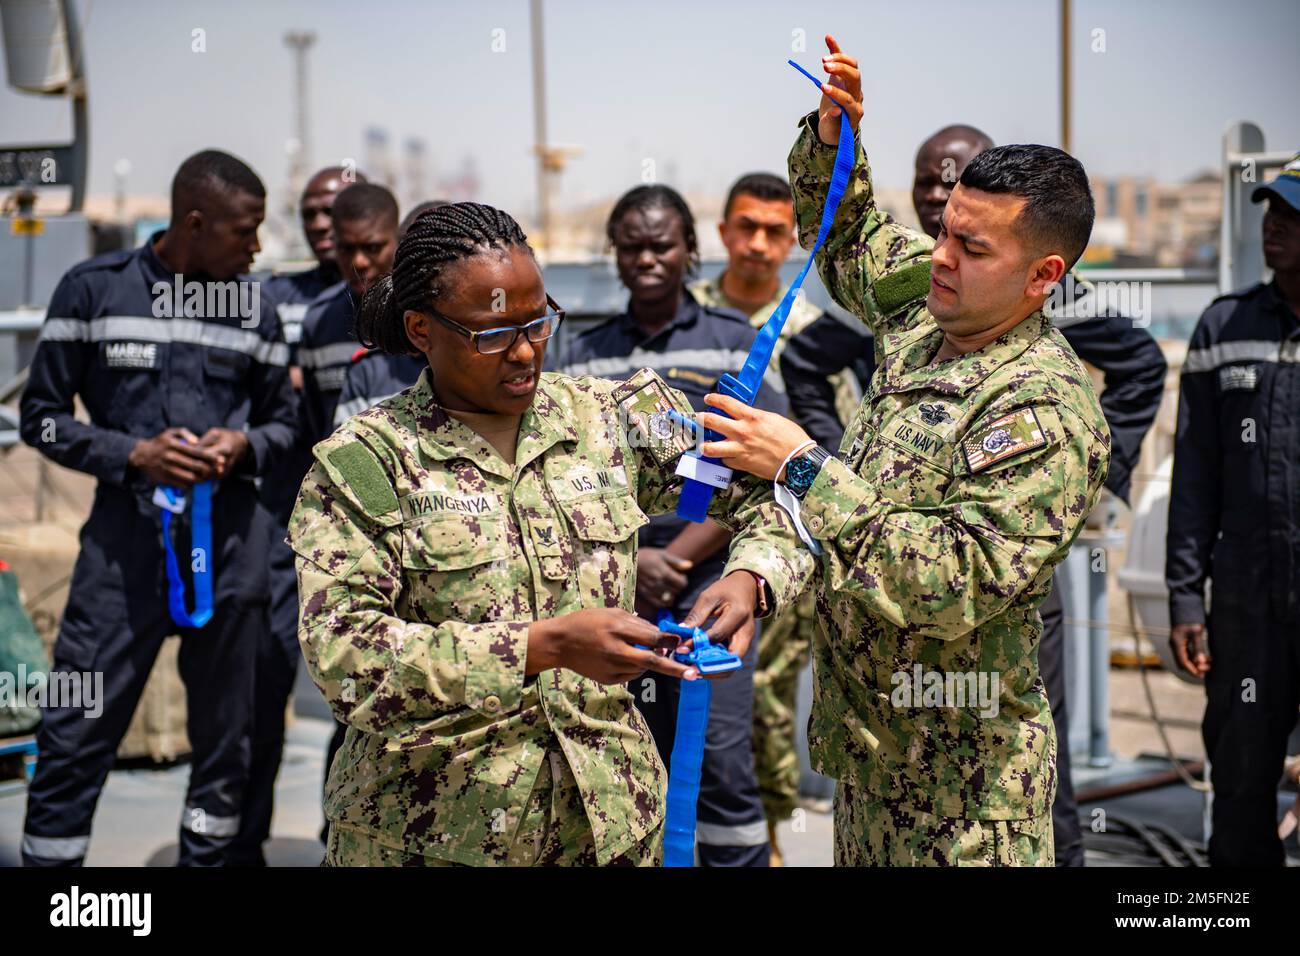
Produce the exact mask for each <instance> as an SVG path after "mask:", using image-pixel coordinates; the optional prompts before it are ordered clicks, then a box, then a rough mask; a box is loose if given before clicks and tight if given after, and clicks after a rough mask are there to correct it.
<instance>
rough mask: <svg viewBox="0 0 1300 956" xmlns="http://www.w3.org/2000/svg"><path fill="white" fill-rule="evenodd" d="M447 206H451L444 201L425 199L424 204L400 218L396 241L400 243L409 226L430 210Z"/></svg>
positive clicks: (418, 205)
mask: <svg viewBox="0 0 1300 956" xmlns="http://www.w3.org/2000/svg"><path fill="white" fill-rule="evenodd" d="M448 205H451V204H450V202H448V200H446V199H426V200H425V201H424V202H422V203H418V204H417V205H416V206H415V208H414V209H412V210H411V211H410V212H408V213H407V214H406V215H405V216H403V217H402V221H401V223H400V224H399V225H398V227H397V241H398V242H401V241H402V237H403V236H404V235H406V234H407V232H409V231H410V229H411V224H412V223H414V222H415V220H417V219H419V218H420V217H421V216H423V215H424V214H425V213H426V212H428V211H429V210H430V209H437V208H438V207H439V206H448Z"/></svg>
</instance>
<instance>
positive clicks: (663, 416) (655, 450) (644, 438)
mask: <svg viewBox="0 0 1300 956" xmlns="http://www.w3.org/2000/svg"><path fill="white" fill-rule="evenodd" d="M614 401H616V402H618V412H619V419H620V421H619V426H620V429H621V430H622V431H623V433H624V434H625V435H626V436H627V440H628V443H629V444H630V445H632V446H634V447H640V448H646V449H648V450H649V452H650V455H651V457H652V458H654V460H655V462H656V463H657V464H658V465H659V466H660V467H664V466H666V465H669V464H671V463H672V462H674V461H676V460H677V459H678V458H680V457H681V456H682V455H683V454H684V453H685V452H687V451H689V450H690V449H692V448H694V447H695V427H694V422H695V409H694V408H692V407H691V403H690V402H688V401H687V400H686V396H685V395H683V394H682V393H681V392H679V391H677V389H675V388H669V387H668V385H667V383H665V382H664V380H663V379H662V378H660V377H659V375H658V373H656V372H655V371H653V370H652V369H648V368H643V369H641V370H640V371H639V372H637V373H636V374H635V375H633V376H632V377H631V378H629V379H628V380H627V381H625V382H623V383H622V384H621V385H619V386H618V387H617V388H616V389H614Z"/></svg>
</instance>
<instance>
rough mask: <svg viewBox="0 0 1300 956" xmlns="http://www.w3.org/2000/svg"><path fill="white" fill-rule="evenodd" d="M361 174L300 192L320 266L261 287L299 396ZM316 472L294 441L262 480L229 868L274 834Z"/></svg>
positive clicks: (322, 179) (251, 859) (259, 854)
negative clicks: (293, 519) (245, 759)
mask: <svg viewBox="0 0 1300 956" xmlns="http://www.w3.org/2000/svg"><path fill="white" fill-rule="evenodd" d="M365 181H366V177H365V176H364V175H362V173H361V172H359V171H357V170H351V169H345V168H343V167H340V166H327V167H326V168H325V169H322V170H319V171H317V172H316V173H315V174H314V175H313V176H312V177H311V179H309V180H307V185H306V186H305V187H304V188H303V191H302V199H301V200H300V203H299V210H298V211H299V215H300V217H301V219H302V231H303V235H304V236H305V237H306V239H307V244H308V245H309V246H311V251H312V255H314V256H315V257H316V265H315V266H314V267H312V268H311V269H307V270H305V271H303V272H295V273H291V274H288V275H275V276H272V277H271V278H269V279H267V280H266V282H265V284H264V289H265V291H266V294H267V296H268V297H269V298H270V299H271V301H272V302H274V303H275V311H276V314H277V315H278V316H279V317H280V326H281V330H282V331H283V333H284V339H285V342H286V343H287V344H288V346H289V379H290V381H292V382H293V386H294V388H295V390H297V391H299V392H301V390H302V369H301V368H299V367H298V344H299V342H300V341H301V339H302V323H303V319H304V318H305V317H306V314H307V306H308V304H309V303H311V302H312V301H313V300H314V299H316V298H317V297H318V296H319V295H320V294H321V293H322V292H324V291H325V290H326V289H328V288H331V287H333V286H336V285H338V284H339V283H340V282H341V281H342V279H343V276H342V273H340V272H339V267H338V263H337V262H336V261H335V256H334V226H333V220H332V216H331V213H332V211H333V207H334V200H335V198H336V197H337V196H338V194H339V193H340V192H342V191H343V190H344V189H345V188H347V187H348V186H349V185H351V184H352V183H357V182H360V183H364V182H365ZM310 466H311V448H310V447H309V446H307V445H306V444H305V443H304V442H297V443H296V444H295V446H294V448H293V450H292V452H291V453H290V454H288V455H285V456H284V457H283V458H281V459H280V461H279V462H278V463H277V464H276V466H275V468H274V469H273V470H272V471H270V472H267V473H265V474H263V475H262V480H261V497H262V504H263V505H264V506H265V507H266V509H267V510H268V511H269V512H270V513H271V519H272V520H271V528H270V531H271V537H270V545H269V547H270V549H271V554H270V566H271V580H270V587H271V610H270V620H271V626H270V628H269V629H268V630H267V632H266V634H265V635H264V636H263V640H262V642H261V645H260V646H259V647H258V649H257V680H256V684H255V688H254V694H253V737H252V756H251V757H250V763H249V768H248V787H247V789H246V791H245V793H244V804H243V809H242V810H241V812H240V815H239V834H238V835H237V836H236V837H235V839H234V842H233V843H231V845H230V846H229V848H228V849H227V851H226V862H227V863H228V864H229V865H232V866H265V865H266V858H265V856H264V854H263V851H262V844H263V843H265V842H266V840H267V839H268V838H269V837H270V835H271V817H272V815H273V814H274V810H275V778H276V776H277V775H278V774H279V772H280V760H281V757H282V756H283V753H284V714H285V708H286V707H287V706H288V702H289V695H290V694H291V693H292V692H293V682H294V678H295V677H296V676H297V673H298V661H299V660H300V659H301V658H302V651H300V650H299V649H298V576H297V574H295V573H294V570H293V551H292V550H290V548H289V545H288V544H287V543H286V542H285V537H286V536H287V534H288V525H289V515H290V513H291V512H292V511H293V504H294V502H295V501H296V500H297V499H298V486H299V485H300V484H301V483H302V476H303V475H305V474H306V473H307V469H308V468H309V467H310Z"/></svg>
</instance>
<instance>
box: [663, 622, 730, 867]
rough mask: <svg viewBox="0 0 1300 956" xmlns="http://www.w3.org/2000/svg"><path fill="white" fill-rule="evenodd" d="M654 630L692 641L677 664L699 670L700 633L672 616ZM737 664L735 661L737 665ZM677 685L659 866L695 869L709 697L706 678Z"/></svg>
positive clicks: (702, 645) (704, 643)
mask: <svg viewBox="0 0 1300 956" xmlns="http://www.w3.org/2000/svg"><path fill="white" fill-rule="evenodd" d="M659 630H660V631H662V632H663V633H671V635H675V636H677V637H679V639H692V640H694V645H693V649H692V653H690V654H688V656H686V657H685V658H682V657H681V656H677V659H679V661H682V662H690V663H695V665H697V666H698V665H699V659H698V658H699V657H701V648H705V649H706V650H705V653H706V654H707V653H708V652H707V648H708V646H710V643H708V637H707V636H706V635H705V633H703V631H701V630H698V628H686V627H682V626H680V624H676V623H673V620H672V614H671V611H667V610H660V611H659ZM715 653H716V652H715ZM724 656H725V654H724ZM732 659H733V661H735V658H732ZM738 663H740V662H738V661H736V665H737V666H738ZM680 684H681V688H680V689H681V693H680V696H679V698H677V731H676V734H675V736H673V743H672V760H671V761H669V766H668V800H667V809H666V813H664V822H663V865H664V866H694V865H695V808H697V806H698V805H699V779H701V774H702V769H703V763H705V735H706V732H707V730H708V704H710V700H711V698H712V693H714V689H712V684H711V682H708V680H707V679H705V678H699V679H698V680H682V682H680Z"/></svg>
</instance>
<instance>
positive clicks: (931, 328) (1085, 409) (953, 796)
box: [701, 38, 1109, 865]
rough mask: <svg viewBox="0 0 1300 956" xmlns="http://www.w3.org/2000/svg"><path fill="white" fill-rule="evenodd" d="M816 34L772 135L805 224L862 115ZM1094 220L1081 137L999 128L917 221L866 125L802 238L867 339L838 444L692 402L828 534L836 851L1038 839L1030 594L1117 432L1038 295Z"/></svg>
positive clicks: (829, 757) (821, 753) (1045, 794)
mask: <svg viewBox="0 0 1300 956" xmlns="http://www.w3.org/2000/svg"><path fill="white" fill-rule="evenodd" d="M828 46H829V47H830V50H831V55H830V56H828V57H827V58H826V60H824V61H823V68H824V69H825V70H826V72H828V73H829V74H830V75H831V84H830V85H825V86H823V88H822V89H823V92H824V93H826V95H825V96H823V99H822V105H821V108H820V110H819V112H818V113H813V114H810V115H809V116H808V117H805V118H804V119H803V120H802V121H801V127H802V129H801V133H800V136H799V138H798V140H797V142H796V143H795V146H794V148H793V150H792V151H791V154H790V173H791V176H790V179H791V182H792V184H793V186H794V192H795V203H796V210H797V213H798V220H799V226H800V237H801V240H802V241H803V243H804V244H805V245H806V246H811V245H812V241H813V239H814V237H815V235H816V231H817V227H818V224H819V221H820V219H821V215H822V206H823V203H824V202H825V197H826V194H827V189H828V186H829V183H830V179H831V172H832V168H833V165H834V159H835V148H834V146H833V145H827V143H828V142H838V137H839V127H840V119H839V115H840V109H846V110H847V111H848V115H849V118H850V120H851V121H852V122H853V123H854V125H856V124H857V122H858V120H859V119H860V118H861V116H862V105H861V104H862V88H861V75H860V73H859V71H858V69H857V63H856V62H855V61H854V60H852V59H851V58H850V57H847V56H845V55H844V54H842V53H840V52H839V48H838V46H837V45H836V44H835V42H834V40H833V39H831V38H828ZM1091 225H1092V201H1091V195H1090V194H1089V192H1088V186H1087V177H1086V175H1085V174H1084V171H1083V169H1082V167H1081V166H1079V164H1078V163H1077V162H1075V161H1074V160H1073V159H1071V158H1070V157H1068V156H1066V155H1065V154H1064V153H1062V152H1061V151H1060V150H1054V149H1051V148H1050V147H1044V146H1005V147H997V148H995V149H992V150H989V151H987V152H985V153H984V154H982V155H981V156H979V157H977V158H976V159H975V160H973V161H972V162H971V164H970V165H969V166H968V167H967V168H966V170H965V172H964V173H963V174H962V179H961V183H960V185H959V186H958V187H957V189H956V190H954V192H953V195H952V198H951V199H950V200H949V203H948V207H947V209H946V211H945V213H944V230H943V231H941V232H940V235H939V240H938V244H937V245H934V244H932V243H931V241H930V240H929V239H928V237H925V236H923V235H921V234H919V233H914V232H911V231H910V230H907V229H904V228H902V227H900V226H899V225H898V224H897V223H895V222H893V221H892V220H891V219H890V218H889V216H887V215H886V214H884V213H882V212H881V211H880V210H879V209H878V208H877V207H876V204H875V199H874V196H873V194H872V189H871V176H870V170H869V168H868V166H867V163H866V159H865V157H864V156H863V154H862V152H861V151H860V149H859V150H858V151H857V153H856V155H855V157H854V167H853V171H852V174H851V177H850V181H849V186H848V190H847V192H846V194H845V197H844V200H843V204H842V205H841V206H840V209H839V212H838V215H837V216H836V220H835V226H834V228H833V229H832V231H831V234H830V236H829V238H828V240H827V242H826V245H825V246H824V248H823V249H822V250H821V252H819V254H818V265H819V267H820V269H821V274H822V278H823V280H824V281H825V283H826V287H827V289H828V290H829V291H830V293H831V295H832V296H834V298H835V300H836V301H837V302H839V303H840V304H841V305H843V306H844V307H845V308H847V309H850V310H852V311H853V312H854V313H855V314H857V315H858V316H859V317H860V318H861V319H862V320H863V321H864V322H867V323H868V324H869V325H871V326H872V327H873V330H874V332H875V336H876V343H877V345H876V348H877V355H878V358H879V359H880V361H879V363H878V367H877V371H876V373H875V376H874V378H873V379H872V383H871V387H870V389H869V391H868V395H867V397H866V399H865V401H864V402H863V403H862V406H861V407H860V408H859V410H858V413H857V416H856V417H855V419H854V421H853V422H852V423H851V424H850V426H849V429H848V431H847V432H846V434H845V436H844V442H843V444H842V445H841V452H842V454H843V460H842V461H841V460H839V459H836V458H831V457H829V456H828V455H827V453H826V452H825V451H824V450H823V449H819V448H817V447H816V446H815V445H813V443H812V442H810V441H807V440H806V439H807V436H806V435H805V434H804V433H803V431H802V430H801V429H800V428H799V427H798V426H797V425H795V424H793V423H792V422H787V421H785V420H783V419H780V418H777V417H776V416H772V415H769V414H767V413H764V412H758V411H754V410H751V409H747V408H746V407H745V406H742V405H739V404H738V403H735V402H732V401H730V400H728V399H725V398H723V397H721V396H710V397H709V401H710V403H712V404H715V405H717V407H719V408H720V409H722V410H723V411H724V412H727V413H728V414H731V415H733V416H735V418H734V420H729V419H726V418H723V417H721V416H717V415H711V414H706V415H703V416H701V423H702V424H704V425H706V426H707V427H711V428H715V429H717V430H718V431H720V432H722V433H723V434H724V436H726V437H725V440H724V441H720V442H716V443H709V444H706V445H705V446H704V451H705V453H706V454H712V455H717V456H719V457H721V458H722V459H723V460H724V462H726V463H727V464H728V465H731V466H733V467H738V468H743V469H745V470H746V471H749V472H751V473H753V474H756V475H758V476H759V477H764V478H773V477H775V478H779V480H780V482H781V484H782V485H784V486H785V487H786V488H787V489H788V490H789V491H790V493H791V494H792V495H794V497H796V498H798V499H800V503H799V509H798V510H799V513H800V520H801V522H802V524H803V526H804V531H805V532H806V533H808V534H809V535H811V536H812V537H813V538H814V539H815V540H816V541H817V543H818V544H819V546H820V548H821V556H820V571H821V573H820V575H819V586H818V594H817V617H818V633H817V638H816V642H815V645H814V649H813V667H814V675H815V699H814V711H813V718H812V722H811V728H810V733H809V738H810V745H811V748H812V751H813V755H814V759H815V765H816V766H817V769H819V770H820V771H821V772H823V773H826V774H829V775H831V776H833V777H836V778H837V779H838V780H839V787H838V789H837V792H836V797H835V834H836V836H835V859H836V862H837V863H838V864H841V865H858V864H884V865H917V864H931V865H934V864H938V865H957V864H974V865H1050V864H1051V862H1052V835H1051V816H1050V812H1049V811H1050V807H1051V803H1052V795H1053V792H1054V789H1055V756H1056V738H1055V734H1054V732H1053V728H1052V720H1051V714H1050V711H1049V709H1048V704H1047V699H1046V696H1045V694H1044V692H1043V683H1042V680H1041V678H1040V677H1039V674H1038V664H1037V644H1038V638H1039V631H1040V627H1041V625H1040V622H1039V618H1038V614H1037V606H1038V604H1039V603H1040V602H1041V601H1042V599H1043V597H1044V596H1045V595H1046V594H1047V592H1048V589H1049V587H1050V584H1051V575H1052V569H1053V567H1054V566H1055V565H1056V564H1057V563H1058V562H1059V561H1060V560H1061V559H1062V558H1063V557H1064V556H1065V553H1066V551H1067V549H1068V547H1069V545H1070V543H1071V542H1072V541H1073V539H1074V537H1075V535H1076V534H1077V533H1078V531H1079V529H1080V528H1081V527H1082V526H1083V521H1084V519H1085V517H1086V516H1087V514H1088V513H1089V511H1090V510H1091V509H1092V507H1093V505H1094V504H1095V502H1096V500H1097V497H1098V495H1099V494H1100V491H1101V485H1102V481H1103V479H1104V477H1105V474H1106V469H1107V465H1108V462H1109V435H1108V432H1107V429H1106V423H1105V419H1104V418H1103V416H1102V413H1101V409H1100V407H1099V406H1098V404H1097V399H1096V396H1095V394H1094V393H1093V390H1092V386H1091V383H1090V381H1089V379H1088V376H1087V374H1086V373H1085V371H1084V369H1083V368H1082V366H1081V365H1080V363H1079V361H1078V359H1077V358H1076V357H1075V356H1074V354H1073V352H1072V351H1071V350H1070V349H1069V347H1068V346H1067V345H1066V344H1065V342H1064V340H1063V339H1062V338H1061V336H1060V333H1059V332H1056V331H1054V330H1053V329H1052V328H1051V324H1050V321H1049V320H1048V319H1046V318H1045V317H1044V316H1043V313H1042V303H1043V301H1044V300H1045V299H1046V296H1047V293H1048V291H1049V289H1050V288H1051V287H1052V286H1053V285H1054V284H1055V283H1056V282H1057V281H1058V280H1059V279H1060V277H1061V276H1062V275H1063V274H1064V273H1065V271H1066V270H1067V269H1068V267H1069V266H1070V265H1072V264H1073V262H1074V260H1076V259H1077V258H1078V256H1079V255H1080V254H1081V253H1082V251H1083V247H1084V245H1085V244H1086V242H1087V237H1088V234H1089V232H1090V230H1091ZM932 262H933V271H932ZM715 399H716V401H715ZM809 446H812V447H811V450H808V448H809ZM801 449H803V450H802V451H801ZM787 458H788V459H789V464H788V465H785V464H784V463H785V462H786V460H787ZM783 466H784V467H783ZM972 698H973V699H972Z"/></svg>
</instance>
